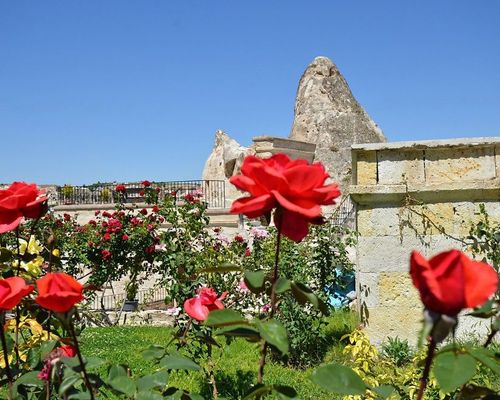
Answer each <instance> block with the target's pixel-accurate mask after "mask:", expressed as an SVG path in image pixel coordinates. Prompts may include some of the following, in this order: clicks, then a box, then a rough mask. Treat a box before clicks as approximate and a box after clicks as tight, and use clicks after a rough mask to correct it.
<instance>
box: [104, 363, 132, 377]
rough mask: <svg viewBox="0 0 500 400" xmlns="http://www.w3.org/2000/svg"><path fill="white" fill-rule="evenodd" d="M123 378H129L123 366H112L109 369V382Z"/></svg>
mask: <svg viewBox="0 0 500 400" xmlns="http://www.w3.org/2000/svg"><path fill="white" fill-rule="evenodd" d="M122 376H128V374H127V370H126V369H125V367H124V366H123V365H118V364H115V365H112V366H110V367H109V370H108V380H113V379H115V378H118V377H122Z"/></svg>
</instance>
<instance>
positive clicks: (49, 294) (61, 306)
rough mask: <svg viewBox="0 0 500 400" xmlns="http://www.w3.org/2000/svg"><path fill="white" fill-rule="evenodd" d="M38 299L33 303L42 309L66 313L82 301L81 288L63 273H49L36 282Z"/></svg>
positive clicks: (75, 281) (73, 279) (74, 280)
mask: <svg viewBox="0 0 500 400" xmlns="http://www.w3.org/2000/svg"><path fill="white" fill-rule="evenodd" d="M36 285H37V287H38V297H36V298H35V301H36V302H37V303H38V304H39V305H40V306H42V307H43V308H45V309H47V310H50V311H55V312H66V311H68V310H70V309H71V308H72V307H73V306H74V305H75V304H76V303H79V302H80V301H82V300H83V286H82V285H81V284H80V283H79V282H78V281H77V280H76V279H75V278H73V277H72V276H70V275H68V274H65V273H64V272H51V273H48V274H47V275H45V276H44V277H42V278H40V279H38V280H37V281H36Z"/></svg>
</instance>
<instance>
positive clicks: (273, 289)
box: [257, 208, 282, 383]
mask: <svg viewBox="0 0 500 400" xmlns="http://www.w3.org/2000/svg"><path fill="white" fill-rule="evenodd" d="M275 212H276V229H277V230H278V237H277V238H276V254H275V256H274V270H273V276H272V278H271V284H272V286H271V313H270V318H273V317H274V314H275V312H276V303H277V302H276V281H277V280H278V263H279V257H280V245H281V220H282V214H281V210H280V209H279V208H278V209H276V211H275ZM267 347H268V345H267V342H266V341H264V342H263V344H262V348H261V355H260V362H259V372H258V375H257V383H262V381H263V379H264V367H265V366H266V355H267Z"/></svg>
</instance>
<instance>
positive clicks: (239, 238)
mask: <svg viewBox="0 0 500 400" xmlns="http://www.w3.org/2000/svg"><path fill="white" fill-rule="evenodd" d="M234 240H235V241H236V242H240V243H243V242H244V241H245V239H243V236H241V235H236V236H235V237H234Z"/></svg>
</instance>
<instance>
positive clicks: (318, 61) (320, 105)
mask: <svg viewBox="0 0 500 400" xmlns="http://www.w3.org/2000/svg"><path fill="white" fill-rule="evenodd" d="M290 139H295V140H301V141H306V142H310V143H315V144H316V153H315V160H316V161H321V162H322V163H324V164H325V166H326V168H327V170H328V172H329V173H330V175H331V176H332V178H333V179H334V180H335V181H337V182H339V183H340V184H341V186H342V187H343V189H347V187H348V186H349V183H350V175H351V170H350V169H351V145H352V144H353V143H373V142H386V141H387V140H386V138H385V136H384V134H383V133H382V131H381V130H380V128H379V127H378V126H377V125H376V124H375V122H373V120H372V119H371V118H370V116H369V115H368V114H367V113H366V111H365V110H364V109H363V107H361V105H360V104H359V103H358V101H357V100H356V99H355V98H354V96H353V94H352V92H351V90H350V89H349V85H348V84H347V82H346V80H345V79H344V77H343V76H342V74H341V73H340V72H339V70H338V69H337V67H336V65H335V64H334V63H333V62H332V61H330V60H329V59H328V58H326V57H317V58H315V59H314V61H313V62H312V63H311V64H310V65H309V66H308V67H307V69H306V70H305V72H304V74H303V75H302V78H301V79H300V82H299V87H298V89H297V97H296V100H295V118H294V121H293V126H292V130H291V133H290Z"/></svg>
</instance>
